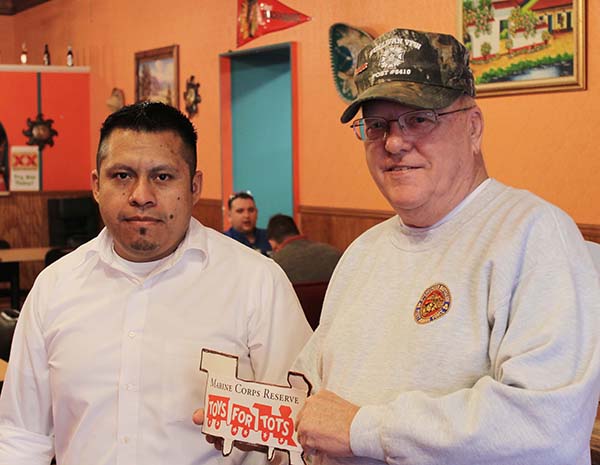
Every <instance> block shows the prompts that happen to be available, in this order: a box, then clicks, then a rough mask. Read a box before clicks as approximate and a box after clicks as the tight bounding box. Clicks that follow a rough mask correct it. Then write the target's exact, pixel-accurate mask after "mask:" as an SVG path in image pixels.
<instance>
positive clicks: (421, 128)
mask: <svg viewBox="0 0 600 465" xmlns="http://www.w3.org/2000/svg"><path fill="white" fill-rule="evenodd" d="M474 107H475V106H474V105H473V106H470V107H466V108H459V109H458V110H452V111H446V112H444V113H440V112H438V111H437V110H415V111H409V112H406V113H403V114H401V115H400V116H398V118H394V119H389V120H388V119H385V118H381V117H379V116H372V117H369V118H360V119H357V120H354V121H353V122H352V124H351V125H350V127H351V128H352V129H353V130H354V134H356V137H358V139H359V140H362V141H365V140H369V141H374V140H382V139H385V138H386V137H387V135H388V134H389V133H390V124H391V123H393V122H394V121H395V122H397V123H398V125H399V126H400V130H401V131H402V134H403V135H404V136H405V137H408V138H411V139H418V138H419V137H423V136H425V135H427V134H429V133H430V132H431V131H433V129H434V128H435V127H436V126H437V125H438V118H439V117H440V116H446V115H451V114H452V113H458V112H459V111H467V110H470V109H471V108H474Z"/></svg>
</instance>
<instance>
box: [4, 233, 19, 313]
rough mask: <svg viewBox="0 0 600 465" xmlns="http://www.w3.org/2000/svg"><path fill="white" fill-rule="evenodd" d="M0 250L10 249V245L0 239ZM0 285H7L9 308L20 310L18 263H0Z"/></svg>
mask: <svg viewBox="0 0 600 465" xmlns="http://www.w3.org/2000/svg"><path fill="white" fill-rule="evenodd" d="M0 249H10V244H9V243H8V241H6V240H4V239H0ZM0 283H9V289H8V294H9V295H10V305H11V307H12V308H14V309H19V308H21V289H20V283H19V263H17V262H8V263H0ZM3 291H4V290H3Z"/></svg>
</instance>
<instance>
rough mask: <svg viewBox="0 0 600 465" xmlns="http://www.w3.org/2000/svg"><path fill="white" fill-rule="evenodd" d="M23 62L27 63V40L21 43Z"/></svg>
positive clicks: (23, 63)
mask: <svg viewBox="0 0 600 465" xmlns="http://www.w3.org/2000/svg"><path fill="white" fill-rule="evenodd" d="M21 64H22V65H26V64H27V47H26V46H25V42H23V44H22V45H21Z"/></svg>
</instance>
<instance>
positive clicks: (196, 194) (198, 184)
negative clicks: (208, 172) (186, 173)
mask: <svg viewBox="0 0 600 465" xmlns="http://www.w3.org/2000/svg"><path fill="white" fill-rule="evenodd" d="M201 192H202V171H200V170H198V171H196V172H195V173H194V176H192V198H193V199H194V204H195V203H196V202H197V201H198V200H199V199H200V193H201Z"/></svg>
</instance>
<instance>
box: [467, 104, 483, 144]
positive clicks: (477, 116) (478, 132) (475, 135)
mask: <svg viewBox="0 0 600 465" xmlns="http://www.w3.org/2000/svg"><path fill="white" fill-rule="evenodd" d="M469 137H470V139H471V143H472V144H473V146H474V148H475V149H476V151H477V152H479V151H481V143H482V140H483V114H482V113H481V109H480V108H479V107H478V106H475V108H473V109H472V110H471V111H470V112H469Z"/></svg>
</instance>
